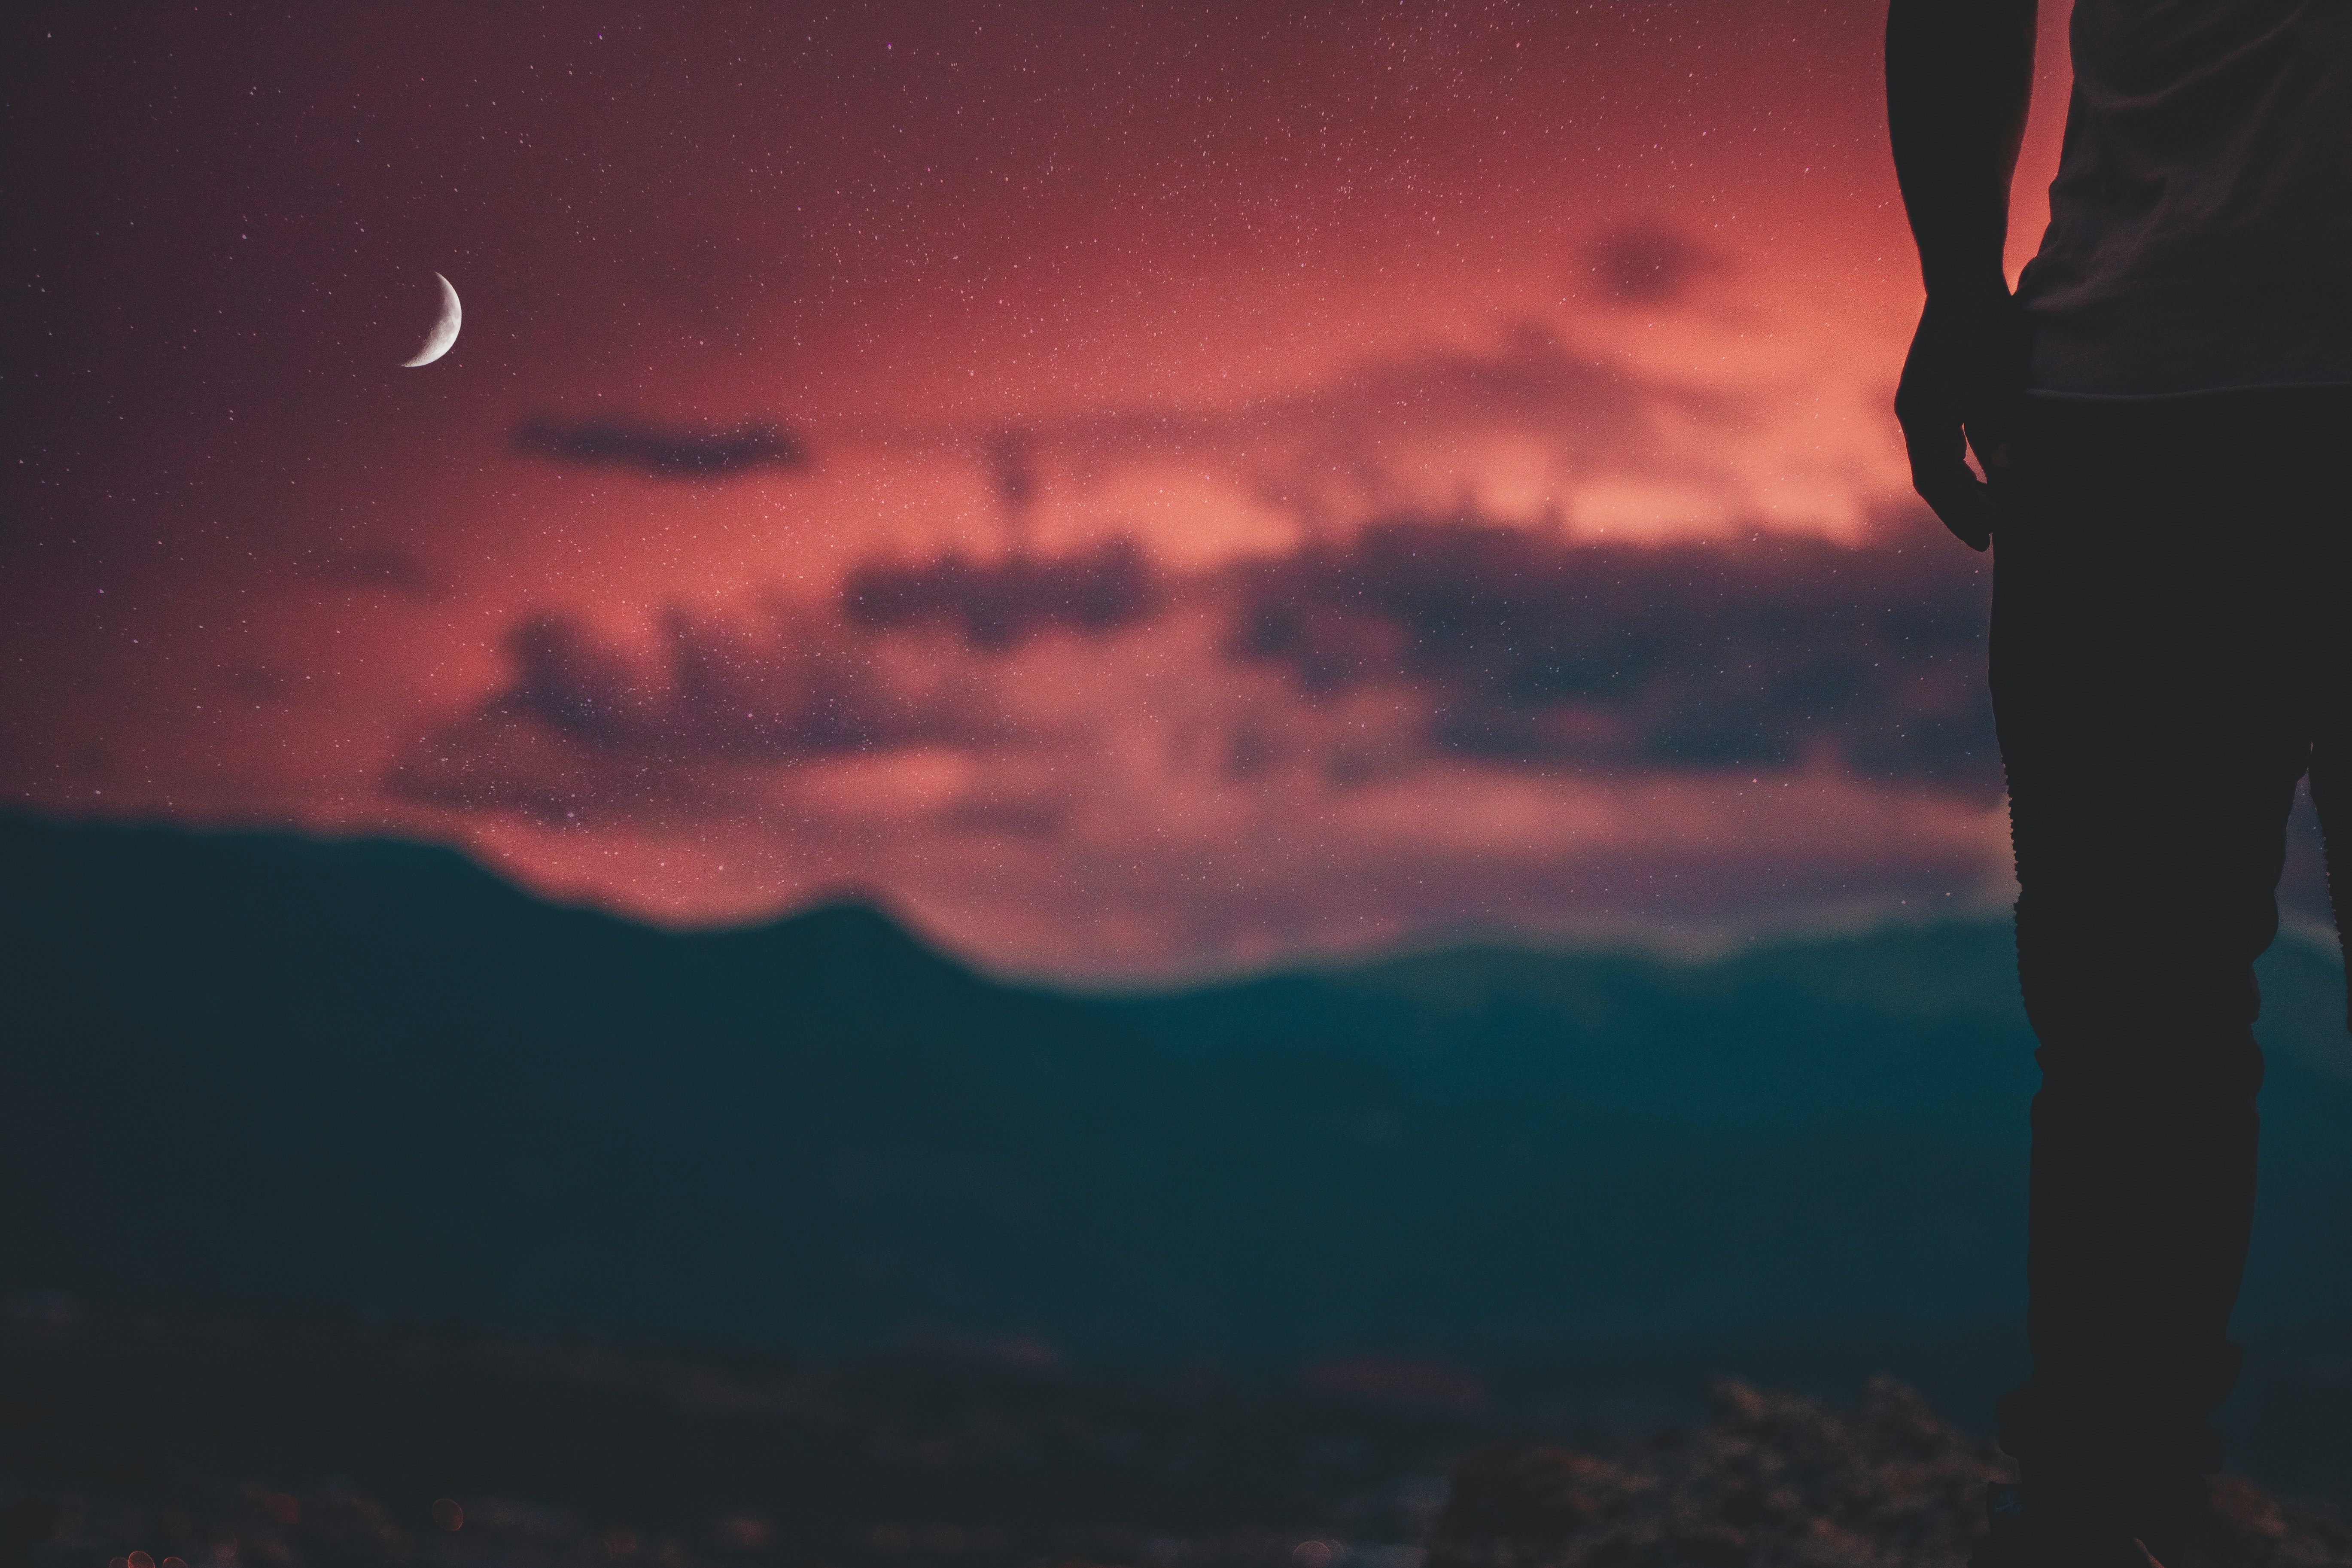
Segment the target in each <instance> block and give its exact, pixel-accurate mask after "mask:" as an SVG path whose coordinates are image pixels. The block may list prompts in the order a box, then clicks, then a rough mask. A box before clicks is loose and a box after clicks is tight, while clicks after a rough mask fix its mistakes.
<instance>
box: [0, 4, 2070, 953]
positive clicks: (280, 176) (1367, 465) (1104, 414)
mask: <svg viewBox="0 0 2352 1568" xmlns="http://www.w3.org/2000/svg"><path fill="white" fill-rule="evenodd" d="M55 9H56V14H55V15H54V16H49V17H47V18H46V19H44V18H40V17H38V16H34V17H33V19H31V20H27V19H26V16H27V15H28V13H26V12H25V11H23V10H19V11H18V12H17V13H16V20H15V21H13V22H11V23H10V24H8V32H7V35H6V37H5V46H4V47H0V54H5V57H6V59H7V62H8V63H7V64H6V65H5V68H0V69H5V95H6V114H7V135H6V149H5V159H6V171H7V172H6V189H7V192H8V206H9V208H10V211H11V219H10V222H9V224H8V230H9V233H8V237H7V239H6V241H5V243H6V246H7V248H8V254H9V257H10V266H9V269H8V282H9V287H10V289H11V290H12V295H11V299H10V302H9V308H8V310H7V311H6V314H5V328H0V330H5V332H6V334H7V337H6V344H5V358H0V377H5V396H6V399H7V407H6V418H7V429H8V452H7V457H8V459H9V460H8V461H7V462H6V464H5V468H4V469H0V472H4V473H5V478H0V483H5V487H6V489H5V522H4V523H0V528H5V532H0V617H5V638H6V647H5V661H4V662H0V735H5V746H0V795H5V797H6V798H8V799H10V800H13V801H14V802H16V803H17V804H18V805H23V806H27V807H31V808H34V809H37V810H39V811H42V812H45V813H49V814H53V815H60V816H96V817H109V818H116V817H119V818H132V819H141V820H155V819H162V820H168V821H175V822H183V823H187V824H192V825H226V824H236V825H247V826H252V825H266V826H289V827H299V828H304V829H310V830H316V831H332V832H339V833H341V832H373V831H390V832H394V833H398V834H402V835H406V836H411V837H421V838H425V839H431V840H436V841H441V842H447V843H454V844H457V845H460V846H462V847H466V848H467V849H468V850H469V851H471V852H472V853H474V854H476V855H478V857H480V858H482V859H483V860H484V861H485V862H487V863H488V864H490V865H492V866H494V867H495V868H499V869H500V870H501V871H503V872H505V873H506V874H508V875H510V876H512V877H514V878H515V879H518V880H520V881H521V882H522V883H524V884H525V885H527V886H529V887H530V888H532V889H536V890H539V891H541V892H544V893H547V894H549V895H551V896H555V897H560V898H565V899H573V900H587V901H592V902H594V903H598V904H601V905H604V906H606V907H609V908H613V909H616V910H624V911H627V912H630V913H634V914H637V915H641V916H645V917H648V918H652V919H656V920H660V921H673V922H681V923H694V924H699V923H709V922H721V921H745V920H751V919H763V918H767V917H769V916H772V915H774V914H777V913H780V912H782V911H783V910H789V909H792V908H794V907H797V906H800V905H802V904H804V903H806V902H808V901H810V900H814V899H816V898H819V897H824V896H829V895H833V894H836V893H840V892H843V891H847V890H856V891H862V892H864V893H866V894H868V895H870V896H873V897H876V898H877V899H879V900H881V901H883V902H884V903H885V904H887V906H888V907H890V908H892V909H893V910H897V911H898V912H900V913H901V914H902V915H903V916H905V917H906V918H908V920H909V921H911V922H912V923H913V924H914V925H915V926H916V927H917V928H918V929H919V930H921V931H925V932H927V933H928V934H929V935H931V936H933V937H935V938H937V939H938V940H940V941H942V942H946V943H948V944H949V945H950V946H951V947H952V948H954V949H956V950H958V951H960V952H963V953H965V954H968V955H970V956H972V957H975V958H979V959H982V960H984V961H987V962H990V963H995V964H998V965H1001V966H1004V967H1007V968H1010V969H1013V970H1016V971H1021V972H1025V973H1040V974H1051V975H1057V976H1063V977H1072V978H1087V979H1113V978H1121V977H1134V976H1144V975H1164V974H1170V973H1194V972H1199V971H1202V970H1208V969H1217V968H1223V967H1228V966H1232V965H1236V964H1249V963H1265V962H1272V961H1277V960H1282V959H1286V958H1295V957H1297V956H1301V955H1304V954H1309V953H1315V952H1332V951H1343V950H1349V949H1358V948H1362V947H1366V946H1370V945H1373V944H1378V943H1383V942H1393V941H1397V940H1401V939H1404V938H1407V937H1411V936H1414V935H1421V934H1427V933H1431V932H1435V931H1445V930H1451V929H1458V928H1461V927H1464V926H1489V927H1491V926H1511V927H1516V928H1520V929H1526V930H1531V931H1550V932H1559V933H1569V934H1607V933H1623V932H1633V933H1648V934H1651V935H1663V936H1667V937H1673V938H1680V939H1685V940H1696V939H1699V938H1702V937H1706V936H1710V935H1713V936H1720V935H1722V934H1724V933H1726V932H1737V931H1747V930H1750V929H1753V928H1756V927H1758V926H1774V925H1780V926H1786V925H1789V924H1790V923H1801V922H1805V921H1814V920H1818V919H1821V918H1824V917H1832V916H1840V915H1850V914H1853V913H1855V912H1857V911H1866V910H1888V909H1901V908H1910V909H1913V910H1917V909H1923V908H1924V909H1928V910H1937V909H1958V908H1961V907H1969V908H1977V907H1981V906H1982V905H1983V904H1984V903H1986V902H1987V901H1989V900H1999V899H2000V898H2001V897H2002V896H2003V894H2002V889H2003V888H2004V886H2005V881H2006V875H2007V872H2006V858H2007V836H2006V821H2005V816H2004V814H2003V810H2002V805H2001V793H2000V772H1999V766H1998V763H1997V760H1996V759H1995V758H1994V757H1993V755H1992V752H1991V749H1990V745H1991V738H1990V719H1989V716H1988V714H1987V712H1986V710H1985V707H1984V702H1983V698H1982V694H1981V689H1980V687H1981V679H1980V671H1981V658H1982V655H1981V640H1980V638H1981V626H1980V620H1981V616H1982V607H1983V604H1984V600H1985V595H1986V583H1985V573H1986V568H1985V564H1984V563H1983V561H1982V560H1981V559H1980V558H1979V557H1976V556H1973V555H1970V554H1969V552H1966V551H1964V550H1962V549H1961V548H1960V547H1959V546H1958V545H1957V544H1955V543H1953V542H1951V541H1950V540H1949V539H1948V537H1947V536H1945V535H1944V533H1943V532H1942V531H1941V530H1940V529H1939V528H1938V527H1937V525H1936V524H1935V523H1934V521H1933V520H1932V519H1930V518H1928V517H1927V514H1926V513H1925V511H1924V510H1922V509H1921V508H1919V507H1918V506H1917V505H1916V502H1915V501H1913V500H1911V498H1910V496H1909V492H1908V487H1907V484H1906V477H1905V474H1904V471H1903V468H1902V466H1901V462H1900V458H1899V446H1898V441H1897V436H1896V431H1895V426H1894V423H1893V420H1892V417H1891V416H1890V415H1889V413H1888V412H1887V408H1888V403H1889V399H1890V398H1891V395H1892V392H1893V386H1894V381H1895V372H1896V369H1897V367H1898V364H1899V362H1900V358H1901V353H1902V349H1903V345H1904V343H1905V342H1906V338H1907V336H1908V332H1909V328H1910V325H1911V322H1912V320H1913V318H1914V316H1915V314H1916V309H1917V304H1918V299H1919V288H1918V282H1917V276H1916V264H1915V262H1914V259H1913V256H1912V252H1911V249H1910V246H1909V242H1908V237H1907V235H1906V231H1905V228H1904V224H1903V218H1902V212H1901V208H1900V206H1899V205H1898V203H1897V199H1896V195H1895V182H1894V176H1893V172H1892V168H1891V165H1890V163H1889V160H1888V156H1887V153H1886V150H1885V133H1884V123H1883V121H1884V96H1883V89H1882V87H1881V82H1880V74H1879V62H1878V48H1879V30H1880V26H1881V24H1882V18H1883V16H1884V8H1883V5H1881V4H1880V3H1879V0H1836V3H1834V4H1822V3H1819V0H1807V3H1797V0H1748V3H1745V4H1740V5H1726V4H1722V3H1720V0H1701V3H1684V4H1669V3H1659V0H1638V3H1636V0H1619V3H1616V4H1607V5H1564V4H1523V5H1507V4H1496V5H1440V4H1434V3H1432V4H1408V5H1334V6H1316V7H1293V6H1272V5H1265V4H1263V3H1258V4H1251V5H1219V6H1198V5H1183V6H1171V5H1165V4H1159V3H1153V4H1135V5H1077V4H1031V5H988V4H970V5H952V6H950V5H897V6H891V5H870V6H852V7H819V6H804V5H746V6H741V7H731V8H730V7H725V6H719V5H710V6H695V7H691V8H684V9H678V10H673V9H672V8H667V7H665V8H662V9H661V10H659V11H652V10H632V9H626V8H622V7H597V6H590V5H562V6H554V7H548V8H543V9H535V10H534V9H530V8H526V7H523V6H519V5H517V6H504V5H502V6H488V7H485V6H478V5H462V6H460V5H404V6H401V7H397V8H394V7H388V6H386V7H337V8H333V9H331V10H326V11H320V10H317V9H314V8H273V7H260V6H243V5H236V6H232V5H206V6H199V7H189V6H180V5H173V6H153V5H110V6H105V7H93V6H74V7H58V8H55ZM2045 9H2046V10H2047V11H2048V12H2049V15H2047V16H2045V18H2044V28H2043V32H2044V38H2043V46H2042V89H2041V91H2040V94H2039V96H2038V98H2037V106H2036V113H2035V119H2034V122H2033V126H2032V132H2031V133H2030V136H2029V141H2028V146H2027V152H2026V166H2025V170H2024V172H2023V173H2022V174H2021V178H2020V181H2019V201H2018V205H2017V216H2016V220H2015V223H2014V226H2013V237H2012V243H2011V258H2012V263H2014V261H2015V260H2017V259H2019V258H2021V257H2022V255H2024V254H2027V253H2030V251H2031V249H2032V244H2033V242H2034V240H2035V238H2036V237H2038V235H2039V231H2040V226H2041V223H2042V216H2043V209H2042V199H2041V191H2042V186H2043V185H2044V184H2046V182H2047V179H2048V174H2049V171H2050V169H2051V167H2052V165H2053V163H2054V157H2055V141H2056V135H2057V131H2058V121H2059V108H2060V105H2061V103H2062V102H2063V90H2064V82H2065V74H2064V55H2063V26H2064V7H2063V5H2055V6H2049V7H2045ZM436 271H439V272H442V273H445V274H446V275H447V277H448V278H449V279H450V280H451V282H452V283H453V284H454V285H455V286H456V288H457V290H458V292H459V294H460V295H461V296H462V298H463V300H464V302H465V311H466V325H465V330H464V332H463V334H462V335H461V336H460V337H459V339H458V341H457V346H456V348H455V349H454V350H453V351H452V352H451V353H449V355H448V356H447V357H446V358H445V359H443V360H442V361H440V362H439V363H436V364H434V365H431V366H428V367H425V368H421V369H415V370H406V369H402V368H399V364H400V362H401V361H402V360H403V359H404V358H406V357H407V356H408V355H409V354H410V353H413V352H414V351H415V348H416V346H417V344H418V342H420V341H421V340H422V339H423V337H424V334H425V330H426V328H427V326H428V325H429V323H430V321H431V320H432V317H433V311H434V301H435V294H436V289H437V287H438V286H437V285H436V283H435V281H434V278H433V274H434V273H435V272H436ZM1905 900H1907V904H1906V902H1905Z"/></svg>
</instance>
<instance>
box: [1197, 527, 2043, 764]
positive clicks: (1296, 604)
mask: <svg viewBox="0 0 2352 1568" xmlns="http://www.w3.org/2000/svg"><path fill="white" fill-rule="evenodd" d="M1985 595H1986V589H1985V585H1984V583H1983V580H1982V577H1981V574H1979V573H1978V572H1976V571H1974V570H1973V569H1971V568H1969V567H1957V568H1956V567H1954V566H1952V565H1950V564H1948V563H1944V562H1942V561H1940V560H1937V558H1936V557H1933V556H1930V555H1927V554H1925V553H1922V552H1904V551H1899V550H1894V549H1885V548H1881V549H1864V550H1854V549H1850V548H1847V547H1844V546H1841V545H1836V544H1832V543H1829V542H1823V541H1819V540H1805V539H1791V538H1786V537H1775V538H1770V539H1769V540H1767V539H1759V540H1756V541H1754V542H1749V543H1747V544H1741V545H1730V546H1725V545H1707V546H1680V547H1674V548H1654V547H1643V546H1630V545H1605V544H1591V543H1575V542H1569V541H1567V540H1565V539H1562V538H1560V537H1558V536H1556V535H1547V534H1545V533H1542V532H1538V531H1528V530H1524V529H1516V528H1498V527H1495V526H1492V525H1490V524H1483V523H1481V522H1479V521H1477V520H1476V519H1475V518H1470V517H1459V518H1454V519H1444V520H1438V519H1427V518H1416V517H1410V516H1408V517H1402V518H1395V519H1391V520H1388V521H1381V522H1378V523H1375V524H1372V525H1370V526H1368V527H1366V528H1364V529H1362V530H1361V531H1359V532H1358V533H1357V534H1356V535H1355V536H1354V537H1353V538H1352V539H1351V540H1350V541H1349V542H1347V544H1345V545H1344V546H1331V545H1316V546H1310V547H1308V548H1306V549H1303V550H1301V551H1299V552H1296V553H1294V554H1292V555H1289V556H1286V557H1284V558H1282V559H1279V560H1276V561H1271V562H1267V563H1263V564H1262V565H1259V566H1257V567H1255V568H1253V569H1250V570H1248V571H1247V572H1245V573H1244V574H1241V575H1240V577H1239V579H1238V591H1237V593H1236V594H1235V596H1234V597H1235V605H1234V610H1235V631H1234V638H1233V640H1232V642H1231V643H1230V644H1229V645H1228V651H1229V654H1230V656H1231V657H1232V658H1234V659H1236V660H1242V661H1262V662H1271V663H1276V664H1279V665H1281V666H1283V667H1285V668H1287V669H1288V670H1289V671H1290V672H1291V674H1292V676H1293V678H1294V679H1295V680H1296V681H1297V686H1298V688H1299V689H1300V690H1301V692H1302V693H1304V694H1305V695H1307V696H1308V697H1309V698H1328V697H1329V696H1331V695H1333V694H1336V693H1340V692H1344V691H1346V690H1349V689H1352V688H1357V687H1360V686H1365V685H1369V684H1379V683H1404V684H1411V685H1414V686H1417V687H1420V688H1422V689H1426V690H1428V691H1430V692H1432V693H1433V694H1434V696H1435V698H1436V705H1435V707H1434V709H1433V712H1432V716H1431V730H1430V741H1431V742H1432V744H1433V746H1434V747H1435V748H1436V749H1438V750H1440V751H1444V752H1456V753H1460V754H1463V755H1467V756H1476V757H1480V758H1484V759H1487V760H1490V761H1494V762H1500V763H1554V762H1563V761H1565V762H1572V763H1582V764H1585V765H1588V766H1595V767H1609V768H1616V769H1623V768H1628V767H1643V768H1664V769H1711V768H1723V767H1748V766H1756V767H1782V766H1789V765H1793V764H1796V763H1801V762H1802V761H1803V760H1804V759H1805V758H1806V757H1807V756H1809V755H1810V754H1811V753H1813V752H1816V751H1818V750H1820V749H1822V747H1824V746H1827V747H1831V748H1833V749H1834V750H1835V752H1836V753H1837V754H1838V756H1839V757H1840V758H1841V759H1842V760H1843V763H1844V764H1845V765H1846V766H1848V767H1850V768H1851V769H1853V771H1855V772H1856V773H1859V774H1861V775H1863V776H1868V777H1880V778H1907V779H1922V780H1928V779H1932V780H1937V781H1941V782H1944V783H1948V784H1953V785H1957V786H1959V787H1963V788H1967V789H1969V790H1971V791H1973V792H1977V793H1983V792H1988V791H1989V792H1991V793H1993V794H1996V795H1997V794H1998V793H1999V791H2000V765H1999V761H1998V753H1997V751H1996V748H1995V745H1994V742H1993V736H1992V717H1991V711H1990V706H1989V704H1988V703H1987V701H1986V700H1985V698H1984V696H1983V681H1982V679H1981V672H1982V668H1983V652H1982V649H1983V626H1984V619H1985Z"/></svg>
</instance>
